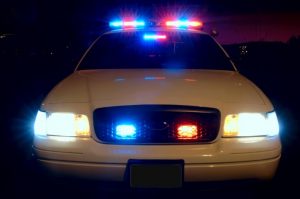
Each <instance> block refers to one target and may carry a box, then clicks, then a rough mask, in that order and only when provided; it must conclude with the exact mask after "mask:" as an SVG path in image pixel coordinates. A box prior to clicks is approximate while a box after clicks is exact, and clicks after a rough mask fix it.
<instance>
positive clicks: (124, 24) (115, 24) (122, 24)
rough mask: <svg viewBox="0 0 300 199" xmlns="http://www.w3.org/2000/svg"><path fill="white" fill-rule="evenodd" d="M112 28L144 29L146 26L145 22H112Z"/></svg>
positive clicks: (110, 24)
mask: <svg viewBox="0 0 300 199" xmlns="http://www.w3.org/2000/svg"><path fill="white" fill-rule="evenodd" d="M109 26H110V27H112V28H123V27H143V26H145V22H144V21H112V22H110V23H109Z"/></svg>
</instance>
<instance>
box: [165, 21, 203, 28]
mask: <svg viewBox="0 0 300 199" xmlns="http://www.w3.org/2000/svg"><path fill="white" fill-rule="evenodd" d="M202 25H203V23H202V22H201V21H189V20H177V21H167V22H166V26H173V27H178V28H187V27H189V26H191V27H201V26H202Z"/></svg>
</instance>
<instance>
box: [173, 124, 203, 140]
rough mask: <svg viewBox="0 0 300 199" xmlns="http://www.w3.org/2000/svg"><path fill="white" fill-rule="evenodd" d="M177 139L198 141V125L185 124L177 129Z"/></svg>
mask: <svg viewBox="0 0 300 199" xmlns="http://www.w3.org/2000/svg"><path fill="white" fill-rule="evenodd" d="M177 139H179V140H197V139H198V127H197V125H190V124H183V125H179V126H178V127H177Z"/></svg>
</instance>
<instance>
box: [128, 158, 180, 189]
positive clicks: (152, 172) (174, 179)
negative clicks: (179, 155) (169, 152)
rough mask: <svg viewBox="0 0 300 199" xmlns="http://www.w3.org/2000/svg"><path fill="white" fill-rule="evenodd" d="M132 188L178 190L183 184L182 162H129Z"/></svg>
mask: <svg viewBox="0 0 300 199" xmlns="http://www.w3.org/2000/svg"><path fill="white" fill-rule="evenodd" d="M128 171H129V182H130V187H132V188H180V187H182V183H183V177H184V175H183V172H184V161H183V160H129V161H128Z"/></svg>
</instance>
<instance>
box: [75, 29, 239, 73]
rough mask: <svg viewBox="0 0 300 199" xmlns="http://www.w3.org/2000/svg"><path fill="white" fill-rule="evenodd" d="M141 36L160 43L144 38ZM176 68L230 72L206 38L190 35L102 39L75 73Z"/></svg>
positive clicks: (107, 36) (215, 46)
mask: <svg viewBox="0 0 300 199" xmlns="http://www.w3.org/2000/svg"><path fill="white" fill-rule="evenodd" d="M145 34H148V35H149V34H150V35H155V34H156V35H157V34H159V35H163V36H165V38H164V39H157V40H156V39H150V40H147V39H145V38H144V36H145ZM108 68H112V69H123V68H178V69H185V68H187V69H214V70H234V68H233V66H232V64H231V63H230V61H229V59H228V58H227V56H226V55H225V53H224V52H223V50H222V49H221V48H220V47H219V46H218V44H217V43H216V42H215V41H214V40H213V39H212V38H211V37H210V36H208V35H205V34H199V33H190V32H167V31H166V32H159V33H157V32H154V33H151V32H150V33H149V32H138V31H137V32H118V33H111V34H105V35H103V36H102V37H101V38H100V39H99V40H98V41H97V43H96V44H95V45H94V46H93V47H92V49H91V50H90V51H89V52H88V54H87V55H86V57H85V58H84V60H83V62H82V63H81V65H80V66H79V70H83V69H108Z"/></svg>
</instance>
